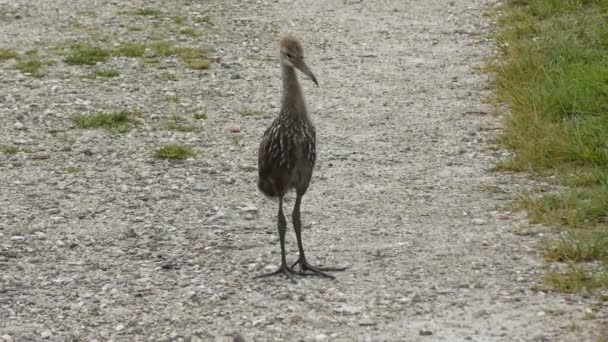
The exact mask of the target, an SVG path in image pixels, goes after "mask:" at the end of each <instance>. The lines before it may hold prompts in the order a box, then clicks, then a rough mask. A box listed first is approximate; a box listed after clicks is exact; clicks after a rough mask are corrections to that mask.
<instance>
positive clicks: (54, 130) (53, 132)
mask: <svg viewBox="0 0 608 342" xmlns="http://www.w3.org/2000/svg"><path fill="white" fill-rule="evenodd" d="M46 132H47V133H49V134H58V133H64V132H65V129H62V128H49V129H47V130H46Z"/></svg>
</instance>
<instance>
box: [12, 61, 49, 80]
mask: <svg viewBox="0 0 608 342" xmlns="http://www.w3.org/2000/svg"><path fill="white" fill-rule="evenodd" d="M44 65H45V63H44V62H42V61H41V60H38V59H27V60H23V61H20V62H19V63H17V65H15V68H16V69H17V70H19V71H21V72H22V73H24V74H29V75H31V76H33V77H43V76H44V75H45V73H44Z"/></svg>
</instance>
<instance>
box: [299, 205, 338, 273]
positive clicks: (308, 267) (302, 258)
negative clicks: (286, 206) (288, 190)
mask: <svg viewBox="0 0 608 342" xmlns="http://www.w3.org/2000/svg"><path fill="white" fill-rule="evenodd" d="M301 202H302V195H301V194H297V196H296V204H295V205H294V207H293V212H292V213H291V217H292V220H293V228H294V230H295V231H296V239H297V240H298V251H299V252H300V257H299V258H298V261H296V262H295V263H294V264H293V265H291V267H294V266H295V265H297V264H300V267H301V268H302V271H311V272H312V273H303V272H302V273H299V274H301V275H320V276H323V277H327V278H331V279H334V276H332V275H331V274H327V273H325V272H326V271H344V270H345V269H346V267H315V266H312V265H311V264H309V263H308V261H307V260H306V256H305V255H304V246H303V245H302V221H301V220H300V203H301Z"/></svg>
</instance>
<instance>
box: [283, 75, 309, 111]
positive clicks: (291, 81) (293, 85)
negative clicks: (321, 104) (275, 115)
mask: <svg viewBox="0 0 608 342" xmlns="http://www.w3.org/2000/svg"><path fill="white" fill-rule="evenodd" d="M282 68H283V99H282V108H281V113H282V114H290V115H302V116H306V115H307V114H306V103H305V102H304V95H303V94H302V89H301V88H300V83H299V82H298V76H297V75H296V70H295V68H294V67H292V66H289V65H285V64H283V65H282Z"/></svg>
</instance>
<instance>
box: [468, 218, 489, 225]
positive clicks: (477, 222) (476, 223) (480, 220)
mask: <svg viewBox="0 0 608 342" xmlns="http://www.w3.org/2000/svg"><path fill="white" fill-rule="evenodd" d="M471 223H473V224H475V225H478V226H480V225H482V224H484V223H486V221H485V220H484V219H480V218H474V219H472V220H471Z"/></svg>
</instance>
